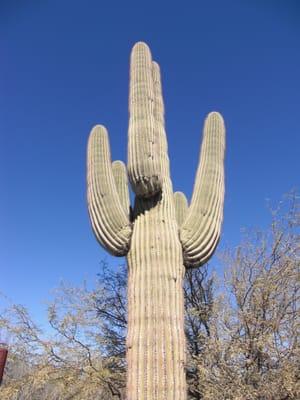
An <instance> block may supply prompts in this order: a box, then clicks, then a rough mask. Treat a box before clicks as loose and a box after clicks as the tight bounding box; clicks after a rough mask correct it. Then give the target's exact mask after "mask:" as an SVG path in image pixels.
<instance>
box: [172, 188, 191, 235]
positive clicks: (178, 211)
mask: <svg viewBox="0 0 300 400" xmlns="http://www.w3.org/2000/svg"><path fill="white" fill-rule="evenodd" d="M174 204H175V215H176V221H177V224H178V226H179V227H180V226H181V225H182V223H183V221H184V220H185V218H186V215H187V211H188V207H189V206H188V201H187V198H186V197H185V194H184V193H182V192H175V193H174Z"/></svg>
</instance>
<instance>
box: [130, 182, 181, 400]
mask: <svg viewBox="0 0 300 400" xmlns="http://www.w3.org/2000/svg"><path fill="white" fill-rule="evenodd" d="M166 192H169V190H168V191H165V192H164V191H163V193H162V197H161V198H159V196H156V198H155V199H152V200H142V199H138V200H137V202H136V207H135V208H136V210H135V212H136V213H137V216H136V219H135V225H134V229H133V234H132V238H131V246H130V251H129V253H128V256H127V258H128V268H129V270H128V275H129V282H128V335H127V363H128V370H127V396H128V397H127V399H128V400H142V399H149V400H150V399H161V400H169V399H170V400H171V399H172V400H175V399H177V400H184V399H185V398H186V383H185V372H184V365H185V336H184V304H183V289H182V284H183V276H184V266H183V258H182V247H181V244H180V242H179V239H178V226H177V222H176V220H175V212H174V206H173V203H172V202H171V201H169V193H168V194H166Z"/></svg>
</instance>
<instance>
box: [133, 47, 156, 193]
mask: <svg viewBox="0 0 300 400" xmlns="http://www.w3.org/2000/svg"><path fill="white" fill-rule="evenodd" d="M130 61H131V62H130V88H129V127H128V176H129V180H130V183H131V186H132V189H133V191H134V192H135V194H136V195H137V196H141V197H151V196H153V195H154V194H155V193H158V192H159V191H160V190H161V188H162V181H161V171H160V168H161V166H160V162H159V157H158V156H157V146H158V143H157V134H156V131H155V121H154V88H153V77H152V57H151V53H150V49H149V47H148V46H147V45H146V44H145V43H142V42H138V43H136V44H135V45H134V47H133V49H132V52H131V60H130Z"/></svg>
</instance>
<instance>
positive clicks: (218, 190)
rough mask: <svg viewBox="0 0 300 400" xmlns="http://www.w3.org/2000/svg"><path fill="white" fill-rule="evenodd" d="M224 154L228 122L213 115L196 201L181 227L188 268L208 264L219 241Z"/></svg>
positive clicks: (207, 125) (208, 120)
mask: <svg viewBox="0 0 300 400" xmlns="http://www.w3.org/2000/svg"><path fill="white" fill-rule="evenodd" d="M224 151H225V127H224V121H223V118H222V116H221V115H220V114H219V113H217V112H212V113H210V114H209V115H208V116H207V118H206V120H205V124H204V134H203V142H202V147H201V157H200V163H199V167H198V171H197V175H196V180H195V184H194V191H193V196H192V201H191V205H190V207H189V210H188V213H187V217H186V219H185V221H184V223H183V225H182V226H181V228H180V240H181V243H182V247H183V253H184V262H185V265H186V266H187V267H196V266H199V265H202V264H204V263H205V262H207V261H208V259H209V258H210V257H211V255H212V254H213V252H214V250H215V248H216V246H217V244H218V241H219V237H220V231H221V224H222V218H223V203H224Z"/></svg>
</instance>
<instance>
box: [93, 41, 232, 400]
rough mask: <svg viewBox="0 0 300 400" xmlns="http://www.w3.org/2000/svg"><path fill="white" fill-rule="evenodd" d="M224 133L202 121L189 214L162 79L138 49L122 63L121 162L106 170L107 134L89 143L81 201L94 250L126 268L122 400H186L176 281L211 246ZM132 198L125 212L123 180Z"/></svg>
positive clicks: (215, 117)
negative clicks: (172, 164)
mask: <svg viewBox="0 0 300 400" xmlns="http://www.w3.org/2000/svg"><path fill="white" fill-rule="evenodd" d="M224 150H225V127H224V121H223V118H222V116H221V115H220V114H219V113H217V112H211V113H210V114H208V116H207V118H206V120H205V123H204V130H203V141H202V146H201V154H200V162H199V166H198V170H197V174H196V179H195V184H194V191H193V196H192V200H191V203H190V205H188V202H187V199H186V198H185V196H184V194H183V193H181V192H176V193H173V189H172V182H171V178H170V168H169V158H168V151H167V138H166V133H165V124H164V103H163V97H162V88H161V79H160V70H159V66H158V64H157V63H156V62H154V61H152V57H151V53H150V50H149V48H148V46H147V45H146V44H145V43H142V42H139V43H137V44H135V46H134V47H133V49H132V52H131V60H130V93H129V128H128V163H127V167H126V166H125V165H124V164H123V162H121V161H114V162H113V163H112V162H111V157H110V149H109V141H108V134H107V130H106V128H105V127H104V126H102V125H97V126H95V127H94V128H93V129H92V132H91V134H90V138H89V141H88V161H87V167H88V172H87V186H88V191H87V198H88V209H89V214H90V220H91V224H92V228H93V231H94V233H95V235H96V238H97V240H98V241H99V243H100V244H101V245H102V246H103V247H104V248H105V249H106V250H107V251H109V252H110V253H111V254H113V255H115V256H126V257H127V263H128V292H127V293H128V332H127V339H126V358H127V399H128V400H129V399H130V400H141V399H144V400H158V399H164V400H169V399H178V400H184V399H185V398H186V379H185V360H186V358H185V335H184V299H183V288H182V286H183V278H184V273H185V269H186V268H192V267H199V266H200V265H202V264H204V263H206V262H207V261H208V259H209V258H210V257H211V256H212V254H213V252H214V250H215V249H216V246H217V244H218V241H219V237H220V230H221V224H222V218H223V202H224ZM127 177H128V178H129V181H130V184H131V187H132V189H133V191H134V193H135V195H136V197H135V204H134V207H133V210H131V207H130V201H129V190H128V178H127Z"/></svg>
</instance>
